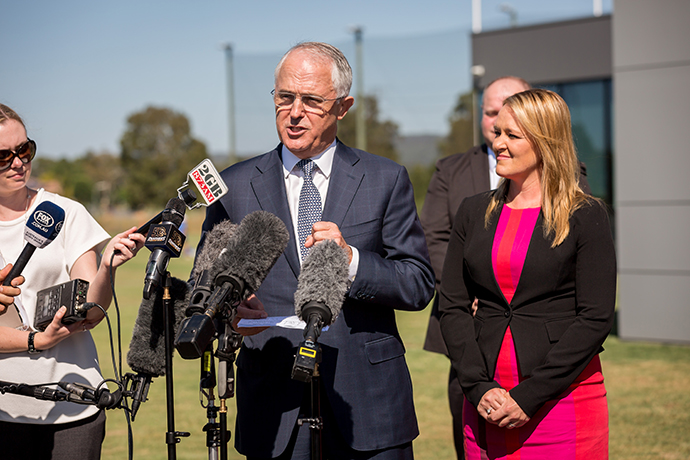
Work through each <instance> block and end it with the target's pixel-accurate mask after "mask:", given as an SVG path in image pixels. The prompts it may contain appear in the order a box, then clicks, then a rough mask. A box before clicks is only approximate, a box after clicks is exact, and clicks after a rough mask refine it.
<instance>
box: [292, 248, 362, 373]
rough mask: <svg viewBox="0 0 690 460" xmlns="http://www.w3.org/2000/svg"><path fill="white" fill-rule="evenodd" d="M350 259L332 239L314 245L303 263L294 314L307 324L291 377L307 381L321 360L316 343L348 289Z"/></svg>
mask: <svg viewBox="0 0 690 460" xmlns="http://www.w3.org/2000/svg"><path fill="white" fill-rule="evenodd" d="M348 266H349V261H348V257H347V254H346V253H345V251H344V250H343V249H342V248H341V247H340V246H338V243H336V242H335V241H333V240H324V241H321V242H319V243H317V244H316V245H314V246H313V247H312V248H311V249H310V251H309V254H308V255H307V257H306V259H305V260H304V262H303V263H302V270H301V272H300V274H299V277H298V278H297V290H296V291H295V314H296V315H297V316H298V317H300V318H301V319H302V320H303V321H305V322H306V323H307V325H306V327H305V328H304V340H303V341H302V342H301V343H300V344H299V346H298V347H297V355H296V356H295V364H294V366H293V368H292V378H293V379H295V380H299V381H302V382H309V381H311V379H312V376H313V375H314V371H315V369H316V364H317V363H318V362H319V360H320V356H319V347H318V346H317V345H316V342H317V340H318V338H319V336H320V335H321V331H322V330H323V327H324V326H329V325H331V324H333V323H334V322H335V320H336V318H337V317H338V315H339V314H340V309H341V308H342V306H343V301H344V300H345V295H346V293H347V288H348Z"/></svg>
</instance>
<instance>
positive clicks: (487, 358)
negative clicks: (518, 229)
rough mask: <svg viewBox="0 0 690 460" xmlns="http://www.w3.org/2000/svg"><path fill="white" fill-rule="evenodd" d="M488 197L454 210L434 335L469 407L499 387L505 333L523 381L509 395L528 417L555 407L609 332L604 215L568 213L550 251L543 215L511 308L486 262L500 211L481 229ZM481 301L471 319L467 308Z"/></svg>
mask: <svg viewBox="0 0 690 460" xmlns="http://www.w3.org/2000/svg"><path fill="white" fill-rule="evenodd" d="M492 193H493V192H487V193H483V194H480V195H477V196H474V197H471V198H468V199H466V200H465V201H463V203H462V204H461V205H460V208H459V209H458V213H457V216H456V219H455V223H454V225H453V230H452V232H451V237H450V242H449V245H448V254H447V256H446V260H445V264H444V267H443V280H442V282H441V293H440V311H441V331H442V333H443V338H444V339H445V342H446V345H447V347H448V351H449V355H450V358H451V361H452V364H453V367H454V368H455V370H456V372H457V373H458V378H459V380H460V384H461V385H462V388H463V392H464V393H465V395H466V396H467V398H468V399H469V400H470V401H471V402H472V403H473V404H474V405H475V406H476V405H477V404H478V403H479V401H480V399H481V397H482V396H483V395H484V393H486V392H487V391H488V390H490V389H491V388H497V387H499V385H498V383H497V382H496V381H495V380H494V371H495V368H496V361H497V358H498V352H499V350H500V347H501V342H502V340H503V335H504V334H505V331H506V328H507V327H508V325H510V328H511V331H512V334H513V340H514V342H515V349H516V353H517V359H518V363H519V365H520V372H521V374H522V375H523V376H524V377H526V380H524V381H523V382H522V383H520V384H519V385H518V386H516V387H515V388H514V389H513V390H511V391H510V394H511V396H512V397H513V398H514V399H515V401H516V402H517V403H518V404H519V405H520V407H521V408H522V410H523V411H524V412H525V413H526V414H527V415H529V416H530V417H532V416H534V414H535V413H536V412H537V410H538V409H539V408H540V407H541V406H542V405H543V404H544V403H545V402H547V401H549V400H551V399H554V398H556V397H557V396H558V395H560V394H561V393H562V392H563V391H565V390H566V389H567V388H568V386H569V385H570V384H571V383H573V382H574V381H575V379H576V378H577V376H578V375H579V374H580V373H581V372H582V371H583V370H584V368H585V367H586V366H587V364H589V362H590V361H591V360H592V358H593V357H594V356H595V355H596V354H597V353H599V352H600V351H601V350H602V348H601V344H602V343H603V342H604V339H606V336H607V335H608V333H609V332H610V330H611V326H612V325H613V318H614V309H615V297H616V257H615V251H614V245H613V239H612V236H611V228H610V226H609V220H608V214H607V213H606V210H605V209H604V207H603V206H602V205H600V204H599V203H598V202H595V201H591V202H589V203H587V204H585V205H584V206H583V207H581V208H580V209H578V210H577V211H575V212H574V213H573V216H572V217H571V218H570V233H569V235H568V237H567V238H566V239H565V241H563V243H561V244H560V245H559V246H557V247H556V248H553V249H552V248H551V241H552V238H548V239H547V238H544V233H543V215H542V214H540V215H539V218H538V219H537V224H536V227H535V229H534V233H533V234H532V239H531V240H530V245H529V249H528V251H527V255H526V258H525V264H524V267H523V271H522V275H521V277H520V280H519V282H518V285H517V288H516V291H515V295H514V297H513V300H512V302H511V303H508V302H507V301H506V299H505V297H504V296H503V294H502V293H501V291H500V289H499V287H498V284H497V282H496V279H495V277H494V271H493V267H492V262H491V248H492V245H493V240H494V235H495V233H496V227H497V224H498V217H499V215H500V212H501V209H502V208H501V207H499V209H497V210H496V212H495V213H494V215H493V216H492V218H491V222H490V224H489V226H488V228H484V213H485V211H486V209H487V206H488V204H489V201H490V198H491V195H492ZM475 297H476V298H478V299H479V309H478V311H477V314H476V316H475V317H474V318H473V317H472V313H471V305H472V300H473V299H474V298H475Z"/></svg>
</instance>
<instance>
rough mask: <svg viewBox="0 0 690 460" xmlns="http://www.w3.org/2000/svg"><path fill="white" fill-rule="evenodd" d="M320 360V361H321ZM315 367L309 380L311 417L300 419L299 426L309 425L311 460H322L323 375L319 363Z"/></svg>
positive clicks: (319, 353) (317, 347) (318, 354)
mask: <svg viewBox="0 0 690 460" xmlns="http://www.w3.org/2000/svg"><path fill="white" fill-rule="evenodd" d="M315 345H316V350H317V356H318V357H319V358H320V357H321V345H319V344H318V343H315ZM319 360H320V359H319ZM319 360H317V363H316V364H315V365H314V373H313V375H312V376H311V379H310V380H309V392H310V396H311V398H310V399H311V401H310V405H309V417H300V418H298V419H297V424H298V425H300V426H302V425H304V424H305V423H308V424H309V432H310V433H311V460H321V458H323V451H322V450H321V436H322V431H323V417H321V384H320V382H321V378H320V377H321V375H320V373H319V364H318V361H319Z"/></svg>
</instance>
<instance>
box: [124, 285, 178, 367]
mask: <svg viewBox="0 0 690 460" xmlns="http://www.w3.org/2000/svg"><path fill="white" fill-rule="evenodd" d="M171 281H172V286H171V287H170V297H171V298H172V300H173V310H174V313H175V321H174V325H173V335H174V334H175V332H174V331H176V330H178V329H179V325H180V323H181V322H182V320H183V319H184V317H185V309H186V308H187V305H188V304H189V296H190V294H191V289H190V287H189V285H188V284H187V283H186V282H184V281H182V280H180V279H178V278H175V277H171ZM161 292H162V291H157V292H156V293H154V295H152V296H151V298H150V299H148V300H147V299H143V300H142V301H141V305H140V306H139V314H138V315H137V319H136V321H135V323H134V328H133V330H132V340H131V342H130V343H129V351H128V352H127V364H128V365H129V367H130V368H131V369H132V370H133V371H135V372H138V373H142V374H147V375H151V376H153V377H159V376H161V375H165V323H164V321H163V299H162V297H161V296H160V295H158V294H159V293H161Z"/></svg>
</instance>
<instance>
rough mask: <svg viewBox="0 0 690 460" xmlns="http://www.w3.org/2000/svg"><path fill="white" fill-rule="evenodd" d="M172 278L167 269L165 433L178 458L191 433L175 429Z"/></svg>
mask: <svg viewBox="0 0 690 460" xmlns="http://www.w3.org/2000/svg"><path fill="white" fill-rule="evenodd" d="M171 286H172V279H171V277H170V272H169V271H167V270H166V272H165V279H164V282H163V322H164V323H165V394H166V401H167V416H168V431H167V432H166V433H165V442H166V444H167V445H168V459H169V460H175V459H176V458H177V448H176V444H177V443H178V442H180V436H182V437H188V436H189V433H187V432H184V431H175V402H174V399H175V393H174V392H173V359H172V353H173V349H174V348H173V335H174V331H173V322H174V319H175V318H174V314H175V313H174V306H173V300H172V296H171V295H170V287H171Z"/></svg>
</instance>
